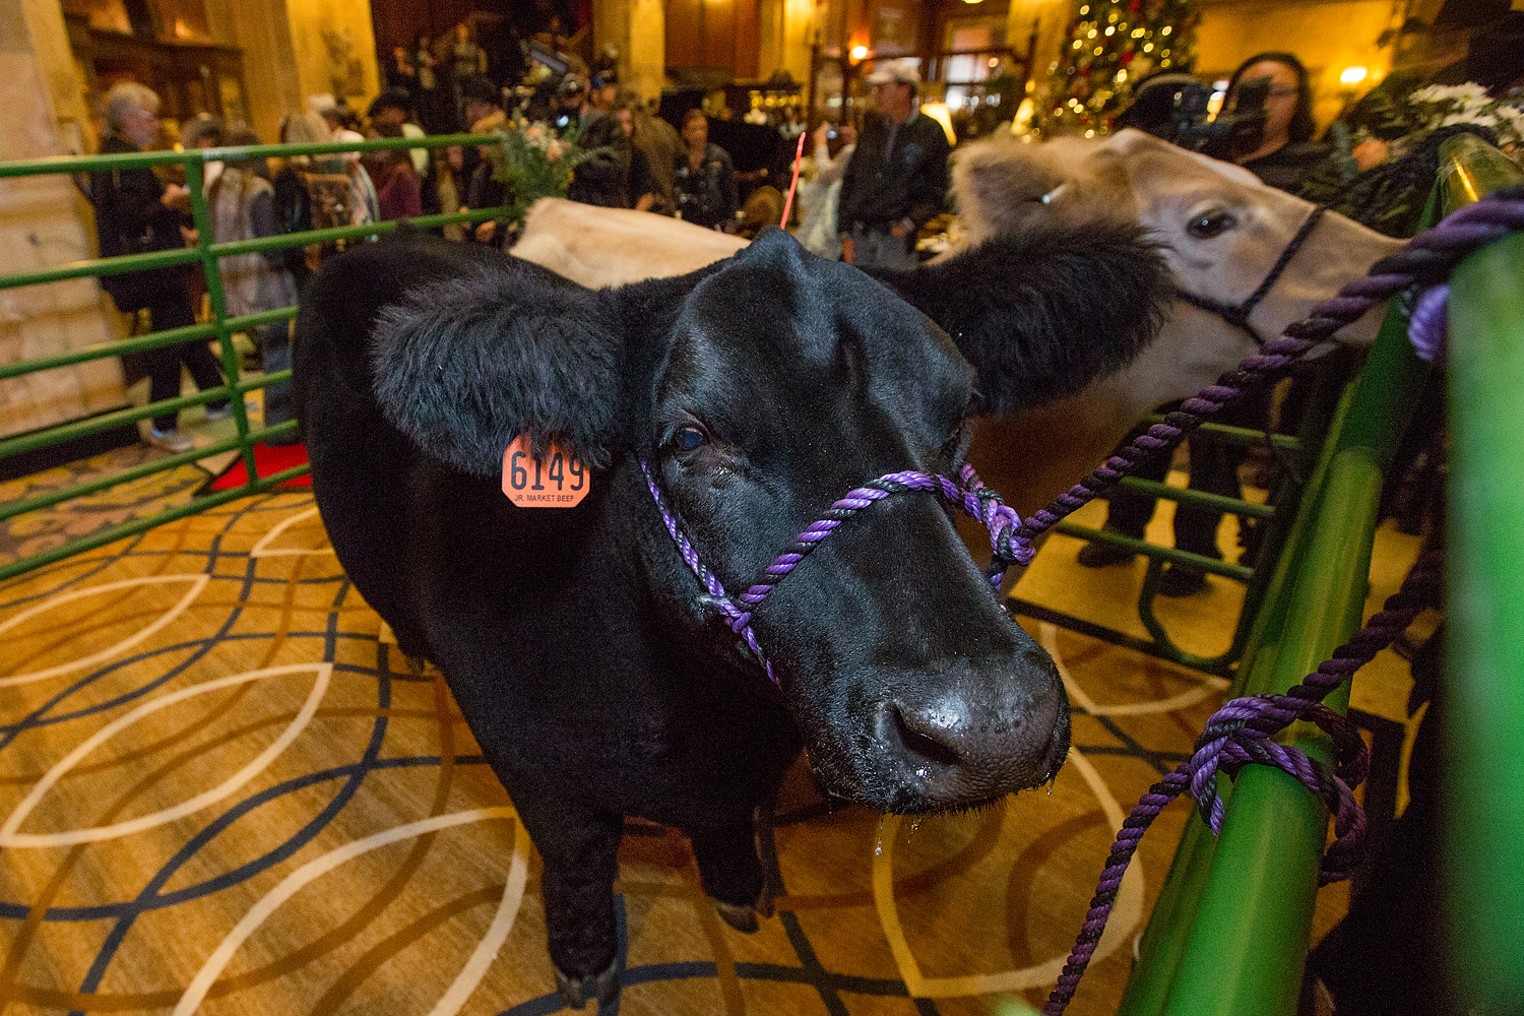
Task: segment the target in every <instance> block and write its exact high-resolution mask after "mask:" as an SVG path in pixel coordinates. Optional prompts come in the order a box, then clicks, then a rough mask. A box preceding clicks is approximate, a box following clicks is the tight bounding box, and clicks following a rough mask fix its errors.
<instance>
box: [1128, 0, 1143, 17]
mask: <svg viewBox="0 0 1524 1016" xmlns="http://www.w3.org/2000/svg"><path fill="white" fill-rule="evenodd" d="M1127 9H1128V10H1129V11H1132V13H1134V14H1136V13H1138V12H1139V11H1141V10H1142V9H1143V0H1132V2H1131V3H1129V4H1128V5H1127Z"/></svg>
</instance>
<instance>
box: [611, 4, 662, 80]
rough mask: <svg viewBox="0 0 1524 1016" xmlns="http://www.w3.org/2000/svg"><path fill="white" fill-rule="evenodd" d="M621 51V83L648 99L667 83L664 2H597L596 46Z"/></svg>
mask: <svg viewBox="0 0 1524 1016" xmlns="http://www.w3.org/2000/svg"><path fill="white" fill-rule="evenodd" d="M610 45H612V46H614V47H615V48H617V49H618V50H619V80H620V83H621V84H622V85H624V86H625V87H628V88H633V89H634V90H635V91H636V92H638V93H640V95H641V96H642V97H644V98H647V99H652V98H655V97H657V96H659V95H661V90H662V86H663V85H664V84H665V83H666V79H667V19H666V12H665V8H664V6H663V4H662V2H661V0H594V3H593V46H594V48H595V49H597V50H601V49H603V47H604V46H610Z"/></svg>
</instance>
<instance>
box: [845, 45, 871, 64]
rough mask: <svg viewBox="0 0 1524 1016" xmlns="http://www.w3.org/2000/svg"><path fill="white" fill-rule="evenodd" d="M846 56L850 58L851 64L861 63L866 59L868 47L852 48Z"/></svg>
mask: <svg viewBox="0 0 1524 1016" xmlns="http://www.w3.org/2000/svg"><path fill="white" fill-rule="evenodd" d="M848 55H849V56H851V57H852V62H853V63H862V62H863V61H864V60H866V59H868V47H867V46H853V47H852V49H851V51H850V52H849V53H848Z"/></svg>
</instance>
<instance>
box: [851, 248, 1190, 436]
mask: <svg viewBox="0 0 1524 1016" xmlns="http://www.w3.org/2000/svg"><path fill="white" fill-rule="evenodd" d="M875 274H877V275H878V277H879V279H880V281H882V282H884V283H885V284H887V285H888V286H890V287H891V288H892V289H894V290H895V291H896V292H897V293H899V295H900V296H901V297H903V298H904V299H905V300H907V301H908V302H909V303H911V304H913V305H914V306H916V307H918V308H920V309H921V310H922V311H923V312H925V313H926V314H927V315H928V316H929V317H930V318H932V320H934V321H936V322H937V324H939V325H941V326H942V328H943V329H944V330H945V331H946V332H947V333H948V334H949V335H951V336H952V339H953V342H955V343H956V344H957V346H958V350H959V352H961V353H962V354H963V355H964V357H966V358H967V359H968V361H969V362H970V363H972V364H973V365H974V368H975V369H976V370H977V371H978V372H979V391H980V393H981V395H982V396H983V400H984V401H983V406H982V409H983V410H984V411H986V412H994V413H1007V412H1011V411H1012V410H1017V409H1024V408H1029V407H1032V406H1038V405H1042V404H1043V403H1046V402H1051V401H1053V400H1054V399H1058V398H1061V397H1063V396H1065V395H1072V394H1074V393H1075V392H1077V391H1079V390H1080V389H1081V388H1084V387H1085V386H1086V385H1087V384H1089V383H1090V382H1092V381H1095V380H1097V379H1099V378H1102V377H1105V376H1106V375H1108V374H1111V373H1113V372H1115V371H1117V370H1118V369H1120V368H1121V367H1123V366H1125V365H1126V364H1128V363H1129V362H1131V361H1132V359H1133V358H1134V357H1135V356H1137V355H1138V353H1139V352H1141V351H1142V350H1143V348H1144V347H1145V346H1147V345H1148V344H1149V343H1150V342H1151V341H1152V340H1153V338H1154V336H1155V335H1156V334H1157V333H1158V330H1159V326H1160V324H1161V323H1162V321H1163V313H1164V308H1165V306H1166V304H1167V302H1168V300H1169V299H1170V298H1171V296H1172V294H1173V292H1174V289H1173V282H1172V281H1171V277H1170V274H1169V270H1168V269H1167V268H1166V267H1165V265H1164V261H1163V259H1162V258H1160V257H1159V253H1158V251H1157V250H1156V249H1155V248H1154V247H1153V246H1152V245H1151V244H1149V243H1148V242H1146V241H1145V240H1144V238H1143V235H1142V232H1141V231H1140V230H1139V229H1137V228H1135V227H1132V226H1119V225H1090V226H1083V227H1076V228H1066V227H1060V226H1044V227H1039V228H1035V229H1029V230H1026V231H1024V232H1022V233H1019V234H1013V235H1008V236H999V237H996V238H994V239H992V240H989V241H987V242H985V243H983V244H980V245H979V246H977V247H974V248H972V249H970V250H966V251H963V252H961V253H959V254H958V255H956V256H954V257H951V258H948V259H947V260H945V261H942V262H940V263H937V264H932V265H928V266H926V267H923V268H918V269H915V270H913V271H907V272H887V273H875Z"/></svg>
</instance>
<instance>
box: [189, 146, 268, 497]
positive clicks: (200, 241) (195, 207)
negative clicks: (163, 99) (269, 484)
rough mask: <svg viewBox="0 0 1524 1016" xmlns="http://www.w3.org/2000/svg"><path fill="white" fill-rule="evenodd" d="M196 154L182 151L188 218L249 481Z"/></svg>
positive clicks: (249, 445) (245, 421) (246, 443)
mask: <svg viewBox="0 0 1524 1016" xmlns="http://www.w3.org/2000/svg"><path fill="white" fill-rule="evenodd" d="M197 154H199V153H186V160H185V186H186V188H187V189H189V190H190V199H191V220H192V221H193V222H194V223H195V226H196V249H197V251H199V252H200V254H201V272H202V274H203V275H204V276H206V292H207V296H208V297H209V299H210V302H211V305H212V320H213V321H214V322H216V324H217V343H218V349H219V350H220V351H221V354H222V373H223V376H224V377H225V378H227V392H228V404H229V405H230V406H231V407H232V409H233V422H234V424H235V425H236V427H237V429H238V438H239V455H240V457H241V458H242V459H243V468H244V475H245V476H246V477H247V478H248V482H250V483H252V482H254V479H255V478H256V477H257V476H258V475H259V474H258V473H257V471H256V469H255V465H254V443H253V442H252V441H250V440H249V417H248V413H247V412H246V411H245V409H244V405H243V390H242V389H240V388H239V387H238V349H237V348H236V347H235V346H234V345H233V333H232V332H231V331H229V330H228V302H227V290H226V288H225V287H224V286H223V284H222V264H221V262H220V261H219V260H218V258H217V256H216V255H215V254H213V253H212V243H213V242H214V241H215V239H216V235H215V233H214V232H213V230H212V213H211V209H210V208H209V207H208V206H207V203H206V188H205V180H206V176H205V174H204V172H203V166H202V162H201V159H199V158H197V157H196V156H197Z"/></svg>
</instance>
